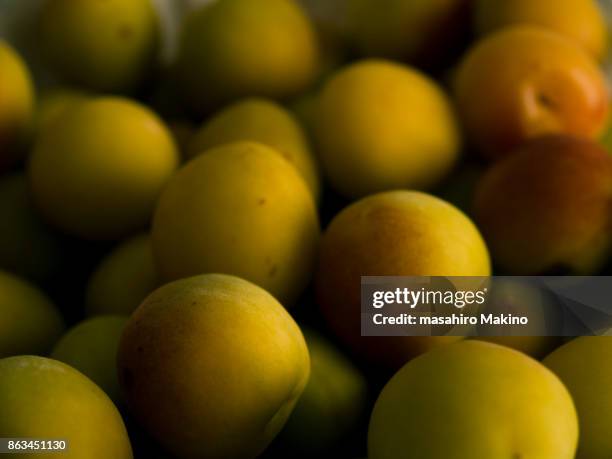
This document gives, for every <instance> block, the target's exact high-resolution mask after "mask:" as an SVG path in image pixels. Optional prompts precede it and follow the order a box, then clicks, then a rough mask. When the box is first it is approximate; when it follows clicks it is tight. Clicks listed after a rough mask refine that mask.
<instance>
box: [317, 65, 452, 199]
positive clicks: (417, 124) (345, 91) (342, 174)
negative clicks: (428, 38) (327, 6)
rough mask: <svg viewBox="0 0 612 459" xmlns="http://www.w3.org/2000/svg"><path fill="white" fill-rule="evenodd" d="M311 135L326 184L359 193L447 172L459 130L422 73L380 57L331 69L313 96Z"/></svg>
mask: <svg viewBox="0 0 612 459" xmlns="http://www.w3.org/2000/svg"><path fill="white" fill-rule="evenodd" d="M315 124H316V126H315V139H316V142H317V146H318V148H319V156H320V159H321V163H322V166H323V169H324V172H325V174H326V175H327V177H328V179H329V181H330V183H331V185H332V186H333V187H334V188H335V189H336V190H337V191H338V192H340V193H341V194H342V195H344V196H346V197H349V198H359V197H363V196H365V195H368V194H372V193H375V192H380V191H388V190H393V189H398V188H416V189H422V188H429V187H433V186H434V185H436V184H438V182H440V181H441V180H442V179H443V178H444V177H445V176H446V174H448V173H449V172H450V170H451V169H452V167H453V165H454V164H455V161H456V159H457V156H458V152H459V145H460V139H459V132H458V128H457V123H456V120H455V117H454V114H453V111H452V108H451V105H450V102H449V100H448V99H447V97H446V95H445V94H444V93H443V91H442V90H441V89H440V88H439V87H438V86H437V85H436V83H435V82H433V81H432V80H430V79H429V78H428V77H426V76H425V75H424V74H421V73H420V72H418V71H417V70H414V69H411V68H409V67H405V66H402V65H400V64H395V63H392V62H390V61H383V60H366V61H360V62H357V63H355V64H352V65H350V66H348V67H346V68H344V69H342V70H340V71H339V72H338V73H337V74H336V75H334V76H333V77H332V78H331V79H330V80H329V81H328V82H327V83H326V85H325V87H324V88H323V90H322V92H321V94H320V96H319V100H318V102H317V112H316V123H315Z"/></svg>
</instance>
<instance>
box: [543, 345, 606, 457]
mask: <svg viewBox="0 0 612 459" xmlns="http://www.w3.org/2000/svg"><path fill="white" fill-rule="evenodd" d="M611 359H612V337H610V336H584V337H580V338H576V339H573V340H572V341H570V342H569V343H567V344H565V345H563V346H561V347H560V348H559V349H557V350H556V351H554V352H553V353H552V354H550V355H549V356H548V357H546V358H545V359H544V361H543V363H544V365H546V366H547V367H548V368H550V369H551V370H552V371H553V372H554V373H555V374H556V375H557V376H558V377H559V378H560V379H561V381H563V383H564V384H565V385H566V386H567V388H568V390H569V392H570V394H571V395H572V397H573V399H574V403H575V404H576V410H577V411H578V420H579V423H580V441H579V443H578V453H577V454H576V459H607V458H609V457H610V455H611V454H612V435H610V423H609V420H610V418H611V417H612V397H611V396H610V386H611V385H612V372H611V371H610V361H611Z"/></svg>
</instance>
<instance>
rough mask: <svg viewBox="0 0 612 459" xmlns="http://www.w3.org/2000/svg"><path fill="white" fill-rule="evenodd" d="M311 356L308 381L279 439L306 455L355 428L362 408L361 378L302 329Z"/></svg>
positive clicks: (331, 347)
mask: <svg viewBox="0 0 612 459" xmlns="http://www.w3.org/2000/svg"><path fill="white" fill-rule="evenodd" d="M302 331H303V333H304V338H306V344H307V345H308V352H309V354H310V378H309V380H308V384H306V388H305V389H304V392H303V393H302V395H301V396H300V399H299V400H298V402H297V404H296V405H295V409H294V410H293V412H292V413H291V416H290V417H289V420H288V421H287V424H286V425H285V428H284V429H283V431H282V433H281V438H282V440H284V441H285V442H286V443H287V444H288V445H289V446H290V447H291V448H292V449H291V450H292V451H300V452H301V453H302V455H303V454H305V453H311V454H315V453H320V452H324V451H326V450H329V449H330V448H331V447H333V445H334V444H336V442H338V440H340V439H342V438H343V437H344V436H346V435H347V433H348V432H350V431H351V429H352V428H354V427H355V424H356V422H357V421H358V420H359V419H360V415H361V413H362V411H363V409H364V406H365V402H366V400H365V398H366V389H367V386H366V381H365V378H364V376H363V375H362V374H361V373H360V372H359V370H358V369H357V368H355V366H354V365H353V364H352V363H351V361H350V360H348V359H347V358H346V357H345V356H344V355H343V354H342V353H340V351H339V350H338V349H336V348H335V347H334V345H333V344H332V343H330V342H329V341H328V340H326V339H325V338H324V337H322V336H321V335H319V334H318V333H316V332H314V331H313V330H304V329H303V330H302Z"/></svg>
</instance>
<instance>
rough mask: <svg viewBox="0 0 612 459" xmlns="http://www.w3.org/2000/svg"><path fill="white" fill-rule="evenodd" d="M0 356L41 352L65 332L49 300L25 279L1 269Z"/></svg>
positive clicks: (51, 345) (62, 321)
mask: <svg viewBox="0 0 612 459" xmlns="http://www.w3.org/2000/svg"><path fill="white" fill-rule="evenodd" d="M0 317H2V321H0V358H1V357H8V356H12V355H19V354H40V355H44V354H46V353H47V352H49V351H50V350H51V348H52V347H53V345H54V344H55V342H56V341H57V340H58V339H59V337H60V336H61V334H62V333H63V332H64V320H63V319H62V317H61V315H60V313H59V312H58V310H57V309H56V308H55V306H54V305H53V304H52V303H51V301H50V300H49V299H48V298H47V297H46V296H45V295H44V294H43V293H42V292H41V291H40V290H38V288H36V287H34V286H33V285H31V284H30V283H28V282H27V281H25V280H23V279H21V278H19V277H17V276H14V275H12V274H10V273H8V272H5V271H0Z"/></svg>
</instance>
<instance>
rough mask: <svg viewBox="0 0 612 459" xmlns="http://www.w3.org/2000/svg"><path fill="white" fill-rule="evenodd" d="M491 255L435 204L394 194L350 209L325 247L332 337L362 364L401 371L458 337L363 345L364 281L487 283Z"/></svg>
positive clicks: (322, 284)
mask: <svg viewBox="0 0 612 459" xmlns="http://www.w3.org/2000/svg"><path fill="white" fill-rule="evenodd" d="M490 273H491V267H490V261H489V253H488V250H487V247H486V245H485V243H484V240H483V239H482V236H481V235H480V233H479V231H478V229H477V228H476V227H475V225H474V224H473V223H472V222H471V220H470V219H469V218H468V217H466V216H465V215H464V214H463V213H462V212H461V211H460V210H458V209H457V208H455V207H454V206H452V205H451V204H448V203H447V202H445V201H443V200H441V199H439V198H436V197H434V196H431V195H428V194H425V193H420V192H413V191H393V192H387V193H380V194H376V195H373V196H369V197H367V198H364V199H362V200H360V201H357V202H356V203H354V204H352V205H350V206H349V207H347V208H345V209H344V210H343V211H342V212H340V213H339V214H338V215H337V216H336V217H335V218H334V219H333V220H332V222H331V223H330V225H329V226H328V227H327V229H326V230H325V233H324V235H323V238H322V240H321V248H320V253H319V263H318V269H317V272H316V276H315V288H316V295H317V300H318V303H319V305H320V307H321V310H322V312H323V315H324V316H325V318H326V319H327V323H328V324H329V326H330V327H331V329H332V330H333V332H334V333H335V334H336V335H337V336H338V337H339V338H340V339H341V340H342V341H343V342H345V343H346V344H347V345H348V346H350V348H351V349H352V350H353V351H354V352H355V353H356V354H357V355H359V356H362V357H365V358H366V359H368V360H370V361H372V362H373V363H376V364H379V365H386V366H390V367H393V368H398V367H399V366H401V365H403V364H404V363H405V362H407V361H408V360H410V359H411V358H413V357H415V356H417V355H419V354H421V353H423V352H426V351H428V350H429V349H431V348H432V347H434V346H437V345H440V344H446V343H450V342H454V341H457V340H460V339H461V337H460V336H441V337H437V336H436V337H434V336H431V337H430V336H419V337H413V336H400V337H363V336H361V335H360V330H361V328H360V325H359V324H360V320H361V301H360V295H361V288H360V286H361V276H488V275H490Z"/></svg>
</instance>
